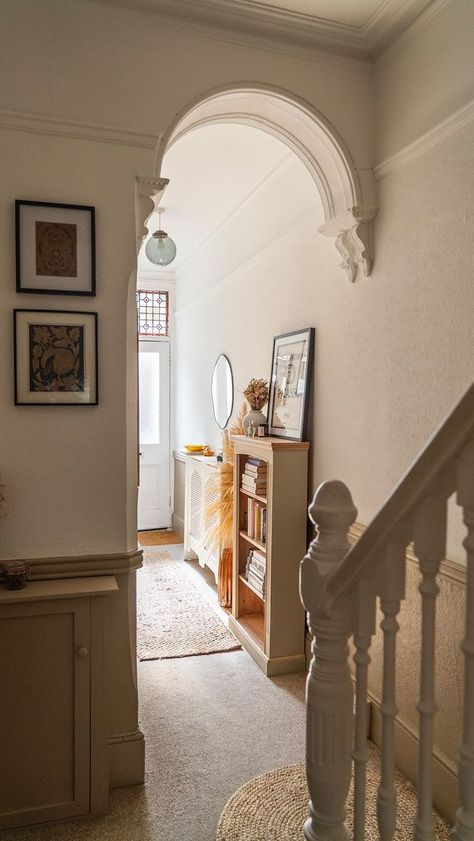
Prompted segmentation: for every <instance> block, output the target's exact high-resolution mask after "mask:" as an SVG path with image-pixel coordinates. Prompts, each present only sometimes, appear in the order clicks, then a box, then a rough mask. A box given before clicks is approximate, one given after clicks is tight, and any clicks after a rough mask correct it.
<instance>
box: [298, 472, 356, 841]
mask: <svg viewBox="0 0 474 841" xmlns="http://www.w3.org/2000/svg"><path fill="white" fill-rule="evenodd" d="M309 515H310V519H311V520H312V522H313V523H314V524H315V525H316V527H317V534H316V538H315V539H314V540H313V541H312V543H311V545H310V548H309V551H308V554H307V555H306V556H305V558H304V559H303V561H302V564H301V597H302V601H303V605H304V607H305V609H306V610H307V611H308V614H309V625H310V629H311V633H312V634H313V637H314V639H313V644H312V653H313V658H312V660H311V666H310V670H309V674H308V682H307V687H306V709H307V724H306V773H307V778H308V787H309V792H310V796H311V802H310V804H309V808H310V817H309V818H308V820H307V821H306V823H305V826H304V836H305V838H306V839H307V841H346V839H348V838H349V831H348V829H347V826H346V824H345V822H344V819H345V811H346V810H345V806H346V800H347V794H348V791H349V785H350V778H351V747H352V700H353V689H352V680H351V675H350V670H349V664H348V660H349V649H348V645H347V641H348V638H349V636H350V634H351V622H350V609H349V605H348V604H347V602H346V601H345V602H344V603H343V604H341V605H339V604H338V605H337V606H336V607H335V608H332V609H331V610H330V611H329V610H326V609H325V604H324V602H325V581H326V580H327V578H328V577H330V574H331V572H332V570H334V569H335V567H337V565H338V564H339V563H340V561H341V560H342V558H343V557H344V555H345V554H346V552H347V551H348V549H349V544H348V542H347V531H348V528H349V526H350V525H351V524H352V523H353V522H354V520H355V518H356V516H357V510H356V509H355V507H354V504H353V502H352V498H351V495H350V493H349V491H348V489H347V488H346V486H345V485H344V484H343V483H342V482H337V481H336V482H325V483H324V484H323V485H320V487H319V488H318V490H317V491H316V494H315V496H314V499H313V502H312V504H311V505H310V508H309Z"/></svg>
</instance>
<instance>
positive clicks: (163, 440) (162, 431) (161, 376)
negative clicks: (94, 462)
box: [138, 339, 171, 531]
mask: <svg viewBox="0 0 474 841" xmlns="http://www.w3.org/2000/svg"><path fill="white" fill-rule="evenodd" d="M138 381H139V424H138V429H139V459H140V485H139V491H138V530H139V531H147V530H150V529H168V528H170V526H171V493H170V343H169V341H163V340H159V339H140V340H139V342H138Z"/></svg>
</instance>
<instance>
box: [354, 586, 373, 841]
mask: <svg viewBox="0 0 474 841" xmlns="http://www.w3.org/2000/svg"><path fill="white" fill-rule="evenodd" d="M353 598H354V604H353V613H354V621H353V627H354V645H355V648H356V652H355V654H354V663H355V678H356V680H355V695H356V698H355V736H354V753H353V758H354V841H364V838H365V792H366V779H367V760H368V757H369V752H368V746H367V736H368V732H369V706H368V702H367V697H368V694H367V693H368V673H369V664H370V654H369V648H370V643H371V641H372V636H373V634H374V633H375V607H376V596H375V588H374V584H373V582H371V581H361V582H360V584H359V585H358V586H357V588H356V591H355V593H354V596H353Z"/></svg>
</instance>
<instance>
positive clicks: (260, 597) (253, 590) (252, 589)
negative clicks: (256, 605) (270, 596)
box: [239, 575, 265, 602]
mask: <svg viewBox="0 0 474 841" xmlns="http://www.w3.org/2000/svg"><path fill="white" fill-rule="evenodd" d="M239 581H240V583H241V584H243V585H244V587H248V588H249V590H251V591H252V593H255V595H256V596H257V598H259V599H260V600H261V601H262V602H264V601H265V597H264V596H262V595H261V594H260V593H259V592H258V590H256V589H255V587H254V586H253V584H251V582H250V581H247V579H246V578H245V576H244V575H239Z"/></svg>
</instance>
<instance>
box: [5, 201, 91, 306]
mask: <svg viewBox="0 0 474 841" xmlns="http://www.w3.org/2000/svg"><path fill="white" fill-rule="evenodd" d="M15 255H16V291H17V292H19V293H28V294H35V295H82V296H88V297H94V296H95V294H96V266H95V262H96V242H95V207H92V206H90V205H81V204H60V203H56V202H45V201H27V200H24V199H16V201H15ZM48 269H49V270H50V272H51V273H50V274H48ZM61 271H64V274H61Z"/></svg>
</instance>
